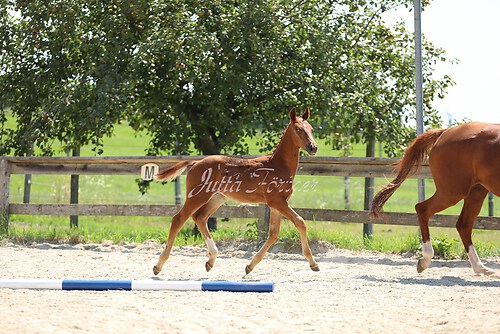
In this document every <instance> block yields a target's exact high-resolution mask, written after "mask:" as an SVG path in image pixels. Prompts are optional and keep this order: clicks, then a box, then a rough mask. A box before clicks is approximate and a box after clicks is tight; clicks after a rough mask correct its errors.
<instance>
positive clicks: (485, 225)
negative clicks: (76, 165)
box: [9, 204, 500, 233]
mask: <svg viewBox="0 0 500 334" xmlns="http://www.w3.org/2000/svg"><path fill="white" fill-rule="evenodd" d="M179 209H180V206H177V205H114V204H113V205H107V204H100V205H93V204H11V205H10V208H9V212H10V214H24V215H63V216H70V215H79V216H173V215H175V214H176V213H177V211H178V210H179ZM295 210H296V211H297V213H298V214H299V215H301V216H302V217H303V218H304V219H305V220H315V221H330V222H344V223H372V224H387V225H403V226H415V227H416V226H418V223H417V217H416V214H414V213H400V212H386V213H384V215H383V217H382V218H381V219H378V220H374V219H371V218H370V217H369V215H368V211H354V210H330V209H309V208H296V209H295ZM261 215H262V209H261V207H259V206H256V205H224V206H222V207H221V208H219V210H217V212H216V213H215V214H214V217H227V218H259V216H261ZM456 220H457V216H454V215H435V216H434V217H433V218H432V219H431V220H430V226H435V227H455V223H456ZM474 228H476V229H485V230H500V218H498V217H478V218H477V219H476V223H475V225H474ZM266 233H267V232H266Z"/></svg>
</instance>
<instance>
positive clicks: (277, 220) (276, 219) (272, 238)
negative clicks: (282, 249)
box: [245, 209, 281, 274]
mask: <svg viewBox="0 0 500 334" xmlns="http://www.w3.org/2000/svg"><path fill="white" fill-rule="evenodd" d="M280 225H281V213H280V212H279V211H278V210H275V209H271V216H270V222H269V235H268V237H267V240H266V242H265V243H264V245H262V247H261V248H260V249H259V251H258V252H257V254H255V255H254V257H253V258H252V260H251V261H250V263H249V264H248V265H247V266H246V267H245V272H246V273H247V274H249V273H250V272H251V271H252V270H253V269H254V268H255V266H256V265H257V264H258V263H259V262H260V261H262V259H263V258H264V256H265V255H266V253H267V251H268V250H269V248H271V246H272V245H274V243H275V242H276V241H277V240H278V236H279V233H280Z"/></svg>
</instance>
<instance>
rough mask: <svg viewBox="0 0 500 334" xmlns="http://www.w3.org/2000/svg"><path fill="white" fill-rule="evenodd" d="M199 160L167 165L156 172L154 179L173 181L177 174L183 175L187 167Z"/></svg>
mask: <svg viewBox="0 0 500 334" xmlns="http://www.w3.org/2000/svg"><path fill="white" fill-rule="evenodd" d="M197 162H198V161H196V160H195V161H189V160H187V161H181V162H179V163H176V164H175V165H173V166H170V167H167V168H165V169H164V170H162V171H159V172H158V173H156V174H155V176H154V179H155V180H156V181H172V180H173V179H175V178H176V177H177V176H179V175H181V174H182V173H183V172H184V171H185V170H186V168H188V167H191V166H193V165H194V164H195V163H197Z"/></svg>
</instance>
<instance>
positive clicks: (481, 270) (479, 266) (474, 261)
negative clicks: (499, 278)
mask: <svg viewBox="0 0 500 334" xmlns="http://www.w3.org/2000/svg"><path fill="white" fill-rule="evenodd" d="M468 255H469V261H470V264H471V266H472V270H474V272H475V273H476V274H485V275H492V274H495V271H494V270H493V269H490V268H488V267H486V266H485V265H484V264H483V263H482V262H481V259H480V258H479V256H478V255H477V252H476V249H475V248H474V245H470V247H469V252H468Z"/></svg>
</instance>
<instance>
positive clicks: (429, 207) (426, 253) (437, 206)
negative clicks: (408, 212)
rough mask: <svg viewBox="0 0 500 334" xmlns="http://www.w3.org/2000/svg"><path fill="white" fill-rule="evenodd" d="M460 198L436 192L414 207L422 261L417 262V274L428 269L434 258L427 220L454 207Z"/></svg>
mask: <svg viewBox="0 0 500 334" xmlns="http://www.w3.org/2000/svg"><path fill="white" fill-rule="evenodd" d="M460 199H461V198H458V197H456V196H455V197H453V196H452V195H450V194H446V195H443V194H442V193H440V192H439V190H437V191H436V193H435V194H434V195H432V196H431V197H430V198H429V199H427V200H425V201H423V202H420V203H418V204H417V205H415V211H416V212H417V216H418V223H419V225H420V232H421V234H422V243H423V246H422V259H420V260H418V263H417V272H419V273H421V272H422V271H424V270H425V269H427V268H429V266H430V264H431V260H432V258H433V257H434V249H433V248H432V244H431V240H430V233H429V219H430V218H431V217H432V215H433V214H435V213H436V212H439V211H443V210H444V209H446V208H448V207H450V206H452V205H455V204H456V203H457V202H458V201H459V200H460Z"/></svg>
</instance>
